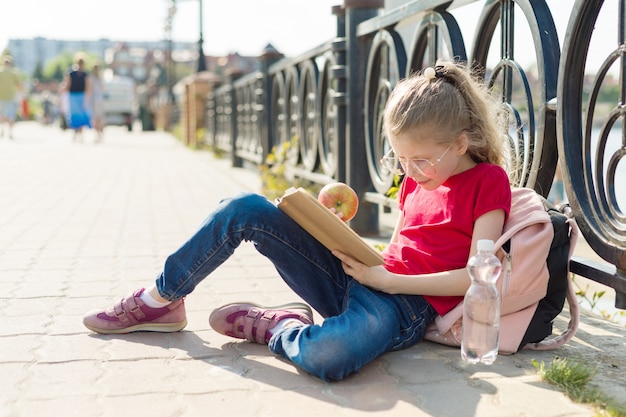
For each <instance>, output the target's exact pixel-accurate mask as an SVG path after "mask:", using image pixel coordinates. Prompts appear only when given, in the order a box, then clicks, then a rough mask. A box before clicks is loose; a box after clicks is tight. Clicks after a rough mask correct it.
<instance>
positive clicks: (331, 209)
mask: <svg viewBox="0 0 626 417" xmlns="http://www.w3.org/2000/svg"><path fill="white" fill-rule="evenodd" d="M328 210H330V212H331V213H333V214H334V215H335V216H337V217H339V218H340V219H342V220H343V213H342V212H341V211H340V212H339V213H337V210H336V209H335V208H334V207H330V208H329V209H328Z"/></svg>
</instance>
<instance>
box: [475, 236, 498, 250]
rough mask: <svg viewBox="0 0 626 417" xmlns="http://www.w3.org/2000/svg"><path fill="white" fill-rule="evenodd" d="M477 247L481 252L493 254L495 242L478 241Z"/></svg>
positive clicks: (487, 240)
mask: <svg viewBox="0 0 626 417" xmlns="http://www.w3.org/2000/svg"><path fill="white" fill-rule="evenodd" d="M477 247H478V250H479V251H489V252H493V249H494V243H493V240H489V239H481V240H479V241H478V244H477Z"/></svg>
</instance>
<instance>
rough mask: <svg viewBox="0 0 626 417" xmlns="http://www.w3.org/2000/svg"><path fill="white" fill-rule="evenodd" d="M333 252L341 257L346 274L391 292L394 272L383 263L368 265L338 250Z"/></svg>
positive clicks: (372, 286)
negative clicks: (388, 269)
mask: <svg viewBox="0 0 626 417" xmlns="http://www.w3.org/2000/svg"><path fill="white" fill-rule="evenodd" d="M332 253H333V255H335V256H336V257H337V258H339V260H340V261H341V266H342V267H343V270H344V271H345V273H346V274H348V275H350V276H351V277H352V278H354V279H356V280H357V281H359V282H360V283H361V284H363V285H366V286H368V287H370V288H373V289H375V290H378V291H382V292H386V293H389V294H391V292H390V289H391V283H392V279H391V278H392V274H391V273H390V272H389V271H387V270H386V269H385V268H384V267H383V266H382V265H378V266H367V265H365V264H363V263H361V262H359V261H357V260H356V259H354V258H352V257H350V256H348V255H346V254H345V253H342V252H339V251H338V250H334V251H332Z"/></svg>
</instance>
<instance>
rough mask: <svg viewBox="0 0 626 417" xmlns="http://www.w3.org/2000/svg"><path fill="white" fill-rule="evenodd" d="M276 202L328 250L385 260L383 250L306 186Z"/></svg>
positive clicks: (370, 262) (361, 258) (370, 261)
mask: <svg viewBox="0 0 626 417" xmlns="http://www.w3.org/2000/svg"><path fill="white" fill-rule="evenodd" d="M276 205H277V206H278V208H279V209H281V210H282V211H283V212H284V213H285V214H287V215H288V216H289V217H291V219H292V220H293V221H295V222H296V223H298V224H299V225H300V226H301V227H302V228H303V229H304V230H306V231H307V232H309V234H311V236H313V237H314V238H315V239H317V240H318V241H319V242H320V243H321V244H323V245H324V246H326V248H328V249H329V250H334V249H337V250H338V251H340V252H343V253H345V254H346V255H349V256H351V257H353V258H354V259H357V260H358V261H360V262H362V263H364V264H365V265H368V266H374V265H382V264H383V263H384V261H383V257H382V256H381V254H380V252H379V251H377V250H376V249H374V248H373V247H372V246H371V245H370V244H368V243H367V242H365V241H364V240H363V239H362V238H361V237H360V236H359V235H358V234H357V233H356V232H355V231H354V230H352V229H351V228H350V227H349V226H348V225H347V224H346V223H345V222H344V221H343V220H341V219H340V218H339V217H337V216H336V215H335V214H334V213H333V212H332V211H330V210H329V209H328V208H326V207H325V206H324V205H322V203H320V202H319V201H317V199H316V198H315V197H314V196H312V195H311V194H310V193H309V192H308V191H306V190H304V189H303V188H297V189H296V188H293V187H292V188H290V189H288V190H287V191H285V194H284V195H283V196H282V197H280V198H278V199H276Z"/></svg>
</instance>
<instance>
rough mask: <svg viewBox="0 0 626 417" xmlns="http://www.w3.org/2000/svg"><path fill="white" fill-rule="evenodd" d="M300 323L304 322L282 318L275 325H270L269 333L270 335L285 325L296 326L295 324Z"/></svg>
mask: <svg viewBox="0 0 626 417" xmlns="http://www.w3.org/2000/svg"><path fill="white" fill-rule="evenodd" d="M300 324H304V323H302V322H301V321H300V320H298V319H293V318H289V319H284V320H281V321H279V322H278V323H277V324H276V326H274V327H272V329H271V330H270V333H271V334H272V335H275V334H276V333H278V332H279V331H281V330H283V329H284V328H285V327H291V326H297V325H300Z"/></svg>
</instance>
